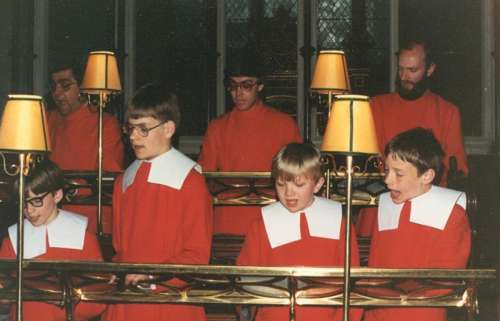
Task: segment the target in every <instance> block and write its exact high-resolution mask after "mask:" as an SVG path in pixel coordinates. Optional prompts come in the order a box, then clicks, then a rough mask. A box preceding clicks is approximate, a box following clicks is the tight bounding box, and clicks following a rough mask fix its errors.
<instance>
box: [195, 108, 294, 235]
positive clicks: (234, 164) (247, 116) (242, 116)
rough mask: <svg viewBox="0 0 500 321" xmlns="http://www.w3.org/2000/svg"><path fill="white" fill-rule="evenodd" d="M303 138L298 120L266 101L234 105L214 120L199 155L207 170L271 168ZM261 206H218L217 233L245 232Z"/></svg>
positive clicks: (268, 169)
mask: <svg viewBox="0 0 500 321" xmlns="http://www.w3.org/2000/svg"><path fill="white" fill-rule="evenodd" d="M291 142H302V136H301V134H300V131H299V129H298V127H297V124H296V122H295V120H294V119H293V118H292V117H290V116H288V115H286V114H284V113H281V112H279V111H277V110H275V109H273V108H271V107H268V106H265V105H263V104H262V103H259V104H258V105H255V106H253V107H252V108H251V109H250V110H246V111H240V110H237V109H233V110H232V111H230V112H228V113H226V114H224V115H223V116H221V117H219V118H217V119H215V120H214V121H212V122H211V123H210V124H209V126H208V129H207V132H206V134H205V138H204V139H203V145H202V149H201V153H200V157H199V159H198V162H199V164H200V165H201V166H202V168H203V171H232V172H235V171H246V172H248V171H250V172H251V171H270V170H271V163H272V159H273V157H274V156H275V155H276V154H277V153H278V151H279V150H280V149H281V147H283V146H284V145H286V144H288V143H291ZM259 209H260V208H259V207H254V206H238V207H216V209H215V221H214V231H215V232H216V233H229V234H240V235H243V234H245V232H246V230H247V229H248V226H249V224H250V223H251V222H252V221H253V220H255V219H256V218H257V217H258V215H259Z"/></svg>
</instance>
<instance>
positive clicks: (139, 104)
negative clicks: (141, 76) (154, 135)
mask: <svg viewBox="0 0 500 321" xmlns="http://www.w3.org/2000/svg"><path fill="white" fill-rule="evenodd" d="M142 117H153V118H155V119H158V120H159V121H160V122H167V121H173V122H174V123H175V126H176V127H179V125H180V121H181V114H180V111H179V103H178V100H177V96H176V95H175V94H174V93H173V92H172V91H169V90H168V87H167V86H165V85H161V84H158V83H150V84H146V85H144V86H142V87H141V88H139V89H138V90H137V92H136V93H135V95H134V97H133V98H132V100H131V101H130V103H129V104H128V107H127V111H126V112H125V119H130V118H132V119H138V118H142Z"/></svg>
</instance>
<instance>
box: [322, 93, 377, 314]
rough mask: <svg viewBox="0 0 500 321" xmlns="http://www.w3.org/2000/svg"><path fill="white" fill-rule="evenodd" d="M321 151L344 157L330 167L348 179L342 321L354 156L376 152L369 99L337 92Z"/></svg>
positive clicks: (347, 282)
mask: <svg viewBox="0 0 500 321" xmlns="http://www.w3.org/2000/svg"><path fill="white" fill-rule="evenodd" d="M321 151H322V152H325V153H328V154H334V155H335V154H337V155H344V156H346V166H345V167H341V168H333V169H332V170H333V171H335V172H344V173H343V174H345V176H346V179H347V190H346V194H347V196H346V209H347V210H346V228H345V250H344V296H343V303H344V321H348V320H349V296H350V270H351V249H350V246H351V216H352V178H353V176H354V167H353V156H355V155H370V154H372V155H373V154H378V144H377V137H376V133H375V125H374V123H373V117H372V112H371V108H370V103H369V98H368V97H367V96H361V95H338V96H336V97H335V100H334V102H333V105H332V107H331V112H330V116H329V118H328V124H327V127H326V130H325V135H324V137H323V142H322V144H321Z"/></svg>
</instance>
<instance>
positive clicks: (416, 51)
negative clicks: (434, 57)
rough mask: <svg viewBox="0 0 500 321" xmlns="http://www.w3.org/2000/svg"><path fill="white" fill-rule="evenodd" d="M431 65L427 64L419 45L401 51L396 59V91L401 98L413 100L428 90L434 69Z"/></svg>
mask: <svg viewBox="0 0 500 321" xmlns="http://www.w3.org/2000/svg"><path fill="white" fill-rule="evenodd" d="M435 67H436V66H435V65H434V64H433V63H431V64H429V65H428V64H427V63H426V61H425V52H424V49H423V47H422V46H421V45H416V46H414V47H413V48H411V49H405V50H401V52H400V53H399V57H398V74H397V76H396V90H397V92H398V93H399V95H400V96H401V98H403V99H406V100H415V99H418V98H420V97H422V95H423V94H424V93H425V91H426V90H427V89H428V88H429V77H430V76H431V75H432V73H433V72H434V69H435Z"/></svg>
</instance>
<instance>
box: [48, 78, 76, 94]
mask: <svg viewBox="0 0 500 321" xmlns="http://www.w3.org/2000/svg"><path fill="white" fill-rule="evenodd" d="M73 85H76V81H69V80H62V81H56V82H54V81H53V82H51V83H50V91H52V92H54V91H56V90H57V86H59V87H61V89H62V90H63V91H64V92H66V91H69V90H70V89H71V86H73Z"/></svg>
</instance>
